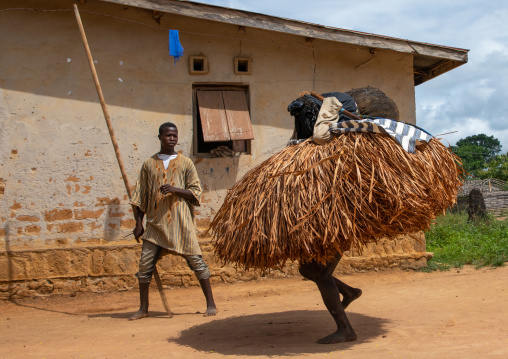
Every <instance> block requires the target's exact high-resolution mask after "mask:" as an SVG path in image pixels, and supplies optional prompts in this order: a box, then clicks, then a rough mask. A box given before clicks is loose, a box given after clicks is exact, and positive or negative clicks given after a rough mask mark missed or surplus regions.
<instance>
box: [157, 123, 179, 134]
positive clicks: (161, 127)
mask: <svg viewBox="0 0 508 359" xmlns="http://www.w3.org/2000/svg"><path fill="white" fill-rule="evenodd" d="M166 127H170V128H176V129H177V130H178V127H176V125H175V124H174V123H173V122H164V123H163V124H162V125H160V127H159V135H162V130H163V129H164V128H166Z"/></svg>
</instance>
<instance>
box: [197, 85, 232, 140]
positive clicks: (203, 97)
mask: <svg viewBox="0 0 508 359" xmlns="http://www.w3.org/2000/svg"><path fill="white" fill-rule="evenodd" d="M197 98H198V107H199V116H200V117H201V127H202V129H203V140H204V141H205V142H218V141H230V140H231V137H230V135H229V129H228V120H227V117H226V111H225V110H224V100H223V99H222V91H199V90H198V91H197Z"/></svg>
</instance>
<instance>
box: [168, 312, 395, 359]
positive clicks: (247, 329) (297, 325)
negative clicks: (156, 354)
mask: <svg viewBox="0 0 508 359" xmlns="http://www.w3.org/2000/svg"><path fill="white" fill-rule="evenodd" d="M348 318H349V320H350V322H351V325H352V326H353V328H354V329H355V331H356V334H357V335H358V340H357V341H356V342H348V343H341V344H328V345H322V344H317V343H316V340H317V339H319V338H322V337H325V336H327V335H328V334H330V333H332V332H333V331H334V330H335V324H334V323H333V320H332V318H331V317H330V314H329V313H328V312H327V311H287V312H278V313H267V314H256V315H246V316H242V317H233V318H228V319H216V320H213V321H211V322H209V323H205V324H200V325H196V326H193V327H191V328H189V329H186V330H184V331H182V332H181V334H180V336H179V337H177V338H169V339H168V341H169V342H172V343H176V344H178V345H183V346H187V347H191V348H193V349H195V350H199V351H203V352H214V353H220V354H224V355H269V356H270V355H298V354H306V353H330V352H331V351H338V350H348V349H350V348H351V347H354V346H355V345H358V344H361V343H365V342H369V341H370V340H372V339H373V338H376V337H379V336H381V335H383V334H384V333H386V332H387V328H386V327H387V324H388V323H389V321H388V320H386V319H381V318H375V317H369V316H366V315H363V314H358V313H351V312H348Z"/></svg>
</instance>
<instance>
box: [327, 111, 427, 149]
mask: <svg viewBox="0 0 508 359" xmlns="http://www.w3.org/2000/svg"><path fill="white" fill-rule="evenodd" d="M329 131H330V132H331V133H332V134H334V135H339V134H341V133H348V132H370V133H384V134H387V135H390V136H391V137H392V138H393V139H395V141H397V143H398V144H399V145H401V146H402V148H403V149H404V150H405V151H406V152H409V153H415V149H416V146H418V145H420V144H422V143H427V142H428V141H430V139H431V138H432V137H433V136H432V135H431V134H430V133H428V132H427V131H425V130H423V129H421V128H419V127H416V126H413V125H409V124H407V123H404V122H399V121H395V120H390V119H387V118H369V119H365V120H361V121H353V120H351V121H342V122H337V123H335V124H333V125H332V126H330V130H329Z"/></svg>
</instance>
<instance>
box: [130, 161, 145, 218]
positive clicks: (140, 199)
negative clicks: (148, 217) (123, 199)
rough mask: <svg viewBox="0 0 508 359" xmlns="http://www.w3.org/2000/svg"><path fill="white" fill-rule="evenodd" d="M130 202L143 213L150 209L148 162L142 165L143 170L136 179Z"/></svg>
mask: <svg viewBox="0 0 508 359" xmlns="http://www.w3.org/2000/svg"><path fill="white" fill-rule="evenodd" d="M130 203H131V204H132V205H133V206H136V207H139V209H140V210H141V211H142V212H143V213H146V212H147V211H148V168H147V165H146V162H145V163H143V166H141V172H139V178H138V180H137V181H136V187H135V188H134V192H133V193H132V197H131V200H130Z"/></svg>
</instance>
